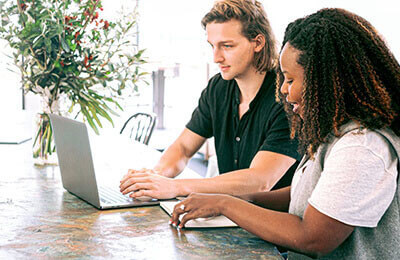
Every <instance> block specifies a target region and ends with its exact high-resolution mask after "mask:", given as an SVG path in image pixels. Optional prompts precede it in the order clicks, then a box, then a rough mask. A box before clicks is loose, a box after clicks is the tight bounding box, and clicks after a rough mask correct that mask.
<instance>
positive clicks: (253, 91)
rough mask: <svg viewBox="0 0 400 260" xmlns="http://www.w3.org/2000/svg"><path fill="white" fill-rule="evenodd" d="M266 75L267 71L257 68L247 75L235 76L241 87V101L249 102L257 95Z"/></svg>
mask: <svg viewBox="0 0 400 260" xmlns="http://www.w3.org/2000/svg"><path fill="white" fill-rule="evenodd" d="M264 77H265V72H262V73H260V72H257V71H256V70H255V69H254V70H253V71H251V72H249V73H247V74H246V75H245V76H243V77H240V78H235V80H236V83H237V84H238V86H239V89H240V103H247V104H249V103H250V102H251V101H252V100H253V99H254V97H255V96H256V95H257V93H258V90H259V89H260V87H261V85H262V83H263V81H264Z"/></svg>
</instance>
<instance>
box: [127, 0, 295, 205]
mask: <svg viewBox="0 0 400 260" xmlns="http://www.w3.org/2000/svg"><path fill="white" fill-rule="evenodd" d="M202 25H203V27H204V28H205V30H206V32H207V40H208V42H209V43H210V45H211V47H212V49H213V56H214V62H216V63H217V64H219V67H220V70H221V73H218V74H217V75H215V76H214V77H213V78H212V79H211V80H210V81H209V83H208V86H207V88H206V89H205V90H204V91H203V92H202V94H201V97H200V100H199V105H198V107H197V108H196V109H195V111H194V112H193V115H192V118H191V120H190V121H189V123H188V124H187V125H186V128H185V129H184V130H183V132H182V133H181V135H180V136H179V137H178V139H177V140H176V141H175V142H174V143H173V144H172V145H171V146H170V147H169V148H168V149H167V150H166V151H165V152H164V154H163V155H162V156H161V158H160V160H159V162H158V164H157V165H156V166H155V167H154V169H152V170H140V171H137V170H129V172H128V174H127V175H126V176H125V177H124V178H123V179H122V180H121V185H120V188H121V192H122V193H123V194H128V193H131V194H130V196H131V197H142V196H149V197H153V198H159V199H167V198H174V197H176V196H187V195H189V194H190V193H192V192H202V193H226V194H232V195H240V194H245V193H251V192H258V191H266V190H270V189H272V188H273V187H274V186H275V188H278V187H282V186H288V185H290V181H291V177H292V174H293V171H290V172H288V173H287V174H286V176H285V177H284V178H282V176H284V175H285V173H286V172H287V170H288V169H289V168H290V167H291V166H292V165H293V164H294V163H295V162H296V160H297V159H299V155H298V154H297V152H296V150H297V143H296V142H295V141H293V140H290V137H289V135H290V130H289V126H288V122H287V119H286V115H285V112H284V110H283V107H282V105H281V104H278V103H276V101H275V78H276V74H275V68H276V64H277V52H276V46H275V39H274V36H273V34H272V31H271V28H270V25H269V22H268V20H267V17H266V14H265V12H264V10H263V7H262V5H261V4H260V3H259V2H258V1H255V2H253V1H250V0H222V1H218V2H216V3H215V4H214V6H213V8H212V9H211V11H210V12H209V13H207V14H206V15H205V17H204V18H203V20H202ZM212 136H214V138H215V147H216V153H217V158H218V168H219V172H220V174H221V175H219V176H217V177H213V178H207V179H196V180H194V179H172V178H173V177H175V176H177V175H178V174H179V173H180V172H181V171H182V170H183V169H184V168H185V166H186V164H187V162H188V160H189V159H190V158H191V157H192V156H193V155H194V154H195V153H196V152H197V151H198V149H199V148H200V147H201V146H202V144H203V143H204V142H205V141H206V139H207V138H209V137H212ZM291 170H294V169H291ZM281 178H282V180H281ZM279 180H281V182H280V183H278V181H279ZM277 183H278V184H277Z"/></svg>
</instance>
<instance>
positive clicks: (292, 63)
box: [279, 42, 304, 117]
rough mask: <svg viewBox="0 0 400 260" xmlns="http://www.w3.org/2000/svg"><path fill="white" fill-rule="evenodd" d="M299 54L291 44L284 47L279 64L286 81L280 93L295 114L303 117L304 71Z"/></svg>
mask: <svg viewBox="0 0 400 260" xmlns="http://www.w3.org/2000/svg"><path fill="white" fill-rule="evenodd" d="M299 54H300V51H299V50H297V49H296V48H294V47H293V46H292V45H290V44H289V42H287V43H286V44H285V46H284V47H283V49H282V52H281V56H280V58H279V63H280V66H281V71H282V72H283V75H284V77H285V79H284V81H283V84H282V86H281V88H280V91H281V93H282V94H283V95H284V96H285V97H286V101H287V102H288V103H290V104H291V105H292V107H293V112H294V113H297V114H298V115H299V116H300V117H302V108H303V103H302V102H303V100H302V94H303V88H304V87H303V81H304V69H303V67H302V66H301V65H300V64H298V63H297V59H298V57H299Z"/></svg>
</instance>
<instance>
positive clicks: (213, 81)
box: [208, 73, 229, 88]
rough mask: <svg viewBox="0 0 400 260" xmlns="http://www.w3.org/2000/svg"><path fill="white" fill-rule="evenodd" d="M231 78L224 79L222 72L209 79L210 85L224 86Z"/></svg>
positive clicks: (213, 86)
mask: <svg viewBox="0 0 400 260" xmlns="http://www.w3.org/2000/svg"><path fill="white" fill-rule="evenodd" d="M228 82H229V80H224V79H223V78H222V75H221V73H217V74H215V75H214V76H212V77H211V79H210V80H209V81H208V86H209V87H210V88H218V87H220V86H223V85H225V84H227V83H228Z"/></svg>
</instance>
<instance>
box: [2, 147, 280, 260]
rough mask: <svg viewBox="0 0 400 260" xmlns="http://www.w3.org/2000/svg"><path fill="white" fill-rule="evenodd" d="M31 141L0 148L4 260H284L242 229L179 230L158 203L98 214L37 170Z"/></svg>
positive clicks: (54, 174) (49, 171) (55, 174)
mask: <svg viewBox="0 0 400 260" xmlns="http://www.w3.org/2000/svg"><path fill="white" fill-rule="evenodd" d="M31 145H32V142H31V141H29V142H27V143H23V144H20V145H1V146H0V156H1V157H0V158H1V164H2V165H1V169H2V170H1V178H0V212H1V213H0V258H2V259H15V258H18V259H38V258H40V259H42V258H45V259H54V258H58V259H64V258H72V259H74V258H79V259H91V258H95V259H109V258H113V259H115V258H116V259H282V257H281V256H280V255H279V254H278V251H277V250H276V248H275V247H274V246H273V245H272V244H270V243H268V242H265V241H263V240H262V239H259V238H257V237H256V236H254V235H252V234H250V233H248V232H247V231H245V230H243V229H241V228H219V229H202V230H199V229H192V230H181V231H177V230H176V229H175V228H173V227H171V226H169V225H168V220H169V217H168V215H167V214H166V213H165V212H164V211H163V210H162V209H161V208H160V207H159V206H147V207H139V208H128V209H118V210H104V211H99V210H97V209H95V208H94V207H92V206H90V205H89V204H87V203H85V202H83V201H82V200H80V199H78V198H77V197H75V196H73V195H72V194H70V193H68V192H67V191H66V190H64V189H63V187H62V184H61V178H60V172H59V168H58V166H47V167H44V168H36V167H34V166H33V162H32V159H31Z"/></svg>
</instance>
